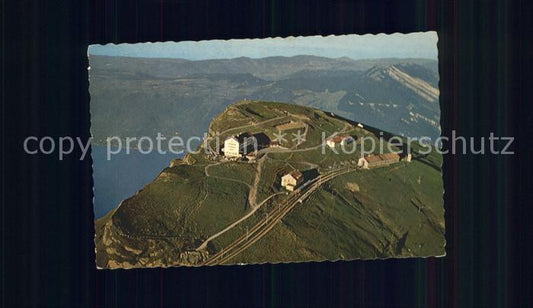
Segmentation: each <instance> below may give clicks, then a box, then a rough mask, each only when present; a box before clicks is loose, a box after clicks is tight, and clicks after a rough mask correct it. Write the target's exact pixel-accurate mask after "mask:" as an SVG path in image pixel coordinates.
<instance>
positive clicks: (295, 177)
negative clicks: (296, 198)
mask: <svg viewBox="0 0 533 308" xmlns="http://www.w3.org/2000/svg"><path fill="white" fill-rule="evenodd" d="M303 180H304V176H303V174H302V172H300V170H293V171H292V172H290V173H287V174H285V175H284V176H282V177H281V186H282V187H284V188H285V189H286V190H288V191H294V189H296V188H297V187H298V186H299V185H300V184H302V182H303Z"/></svg>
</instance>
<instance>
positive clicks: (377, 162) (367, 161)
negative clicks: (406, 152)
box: [357, 153, 400, 169]
mask: <svg viewBox="0 0 533 308" xmlns="http://www.w3.org/2000/svg"><path fill="white" fill-rule="evenodd" d="M399 161H400V155H398V153H385V154H377V155H368V156H365V157H361V158H359V161H358V162H357V166H358V167H362V168H365V169H369V168H374V167H380V166H388V165H390V164H393V163H397V162H399Z"/></svg>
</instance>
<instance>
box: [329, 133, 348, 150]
mask: <svg viewBox="0 0 533 308" xmlns="http://www.w3.org/2000/svg"><path fill="white" fill-rule="evenodd" d="M354 141H355V139H354V138H353V137H352V136H348V135H346V136H334V137H333V138H329V139H328V140H326V144H327V145H328V146H329V147H330V148H334V147H335V146H336V145H338V144H341V145H347V144H349V143H352V142H354Z"/></svg>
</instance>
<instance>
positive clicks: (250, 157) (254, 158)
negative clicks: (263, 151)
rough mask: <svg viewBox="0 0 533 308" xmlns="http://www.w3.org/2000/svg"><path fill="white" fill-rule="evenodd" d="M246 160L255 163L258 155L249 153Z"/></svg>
mask: <svg viewBox="0 0 533 308" xmlns="http://www.w3.org/2000/svg"><path fill="white" fill-rule="evenodd" d="M246 159H247V160H248V161H249V162H251V163H254V162H255V161H256V159H257V153H256V152H252V153H248V154H246Z"/></svg>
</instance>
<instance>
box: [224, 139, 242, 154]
mask: <svg viewBox="0 0 533 308" xmlns="http://www.w3.org/2000/svg"><path fill="white" fill-rule="evenodd" d="M239 149H240V144H239V141H238V140H237V138H235V137H230V138H227V139H226V140H224V155H225V156H227V157H240V156H241V154H240V152H239Z"/></svg>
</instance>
